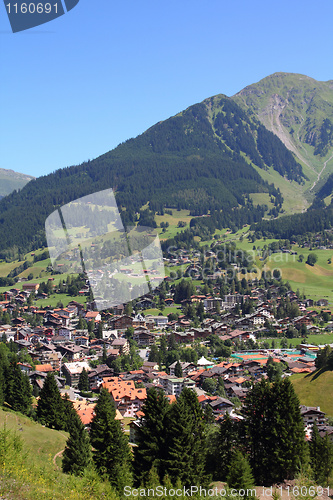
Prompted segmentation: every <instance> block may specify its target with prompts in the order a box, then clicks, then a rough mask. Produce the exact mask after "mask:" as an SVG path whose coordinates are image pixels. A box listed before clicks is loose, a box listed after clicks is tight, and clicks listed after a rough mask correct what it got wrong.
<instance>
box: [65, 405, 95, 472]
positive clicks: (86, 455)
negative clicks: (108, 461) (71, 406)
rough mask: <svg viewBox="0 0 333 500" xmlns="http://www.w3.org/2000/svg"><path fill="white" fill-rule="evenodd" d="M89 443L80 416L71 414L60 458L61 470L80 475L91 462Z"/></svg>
mask: <svg viewBox="0 0 333 500" xmlns="http://www.w3.org/2000/svg"><path fill="white" fill-rule="evenodd" d="M91 456H92V455H91V444H90V440H89V436H88V433H87V431H86V430H85V428H84V425H83V423H82V422H81V419H80V417H79V416H78V415H77V414H75V416H74V415H73V416H72V421H71V424H70V433H69V438H68V439H67V442H66V448H65V450H64V453H63V458H62V470H63V472H66V473H68V474H74V475H75V476H80V475H82V474H83V472H84V471H85V469H86V468H87V467H89V465H90V463H91Z"/></svg>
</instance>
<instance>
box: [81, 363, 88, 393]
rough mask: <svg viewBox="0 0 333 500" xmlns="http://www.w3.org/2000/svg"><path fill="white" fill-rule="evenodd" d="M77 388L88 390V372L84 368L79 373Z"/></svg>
mask: <svg viewBox="0 0 333 500" xmlns="http://www.w3.org/2000/svg"><path fill="white" fill-rule="evenodd" d="M78 388H79V390H80V391H89V378H88V372H87V370H86V369H85V368H83V370H82V372H81V373H80V377H79V383H78Z"/></svg>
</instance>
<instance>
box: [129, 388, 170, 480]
mask: <svg viewBox="0 0 333 500" xmlns="http://www.w3.org/2000/svg"><path fill="white" fill-rule="evenodd" d="M169 408H170V405H169V401H168V399H167V398H166V397H165V396H164V393H163V392H162V391H157V390H156V389H155V388H154V387H153V388H151V389H148V391H147V399H146V401H145V404H144V405H143V407H142V412H143V413H144V416H143V417H141V422H140V428H139V429H138V442H137V445H138V446H137V447H136V448H135V449H134V473H135V480H136V483H137V484H140V483H144V484H145V483H146V481H147V480H148V476H149V471H150V470H151V469H152V468H154V470H156V472H157V474H158V476H159V478H160V481H162V480H163V478H164V475H165V460H166V446H167V443H166V435H165V434H166V416H167V413H168V411H169Z"/></svg>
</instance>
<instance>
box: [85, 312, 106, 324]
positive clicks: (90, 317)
mask: <svg viewBox="0 0 333 500" xmlns="http://www.w3.org/2000/svg"><path fill="white" fill-rule="evenodd" d="M84 319H85V320H86V321H91V320H94V321H97V322H98V321H101V319H102V316H101V314H100V313H99V312H98V311H88V312H87V313H86V315H85V317H84Z"/></svg>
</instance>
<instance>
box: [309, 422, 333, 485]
mask: <svg viewBox="0 0 333 500" xmlns="http://www.w3.org/2000/svg"><path fill="white" fill-rule="evenodd" d="M309 448H310V465H311V468H312V471H313V477H314V480H315V481H316V483H317V484H319V485H321V486H324V485H327V484H328V479H329V476H330V474H331V472H332V469H333V443H332V442H331V441H330V439H329V437H328V435H327V434H325V436H324V437H321V436H320V434H319V432H318V428H317V426H316V424H314V425H313V428H312V436H311V441H310V443H309Z"/></svg>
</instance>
